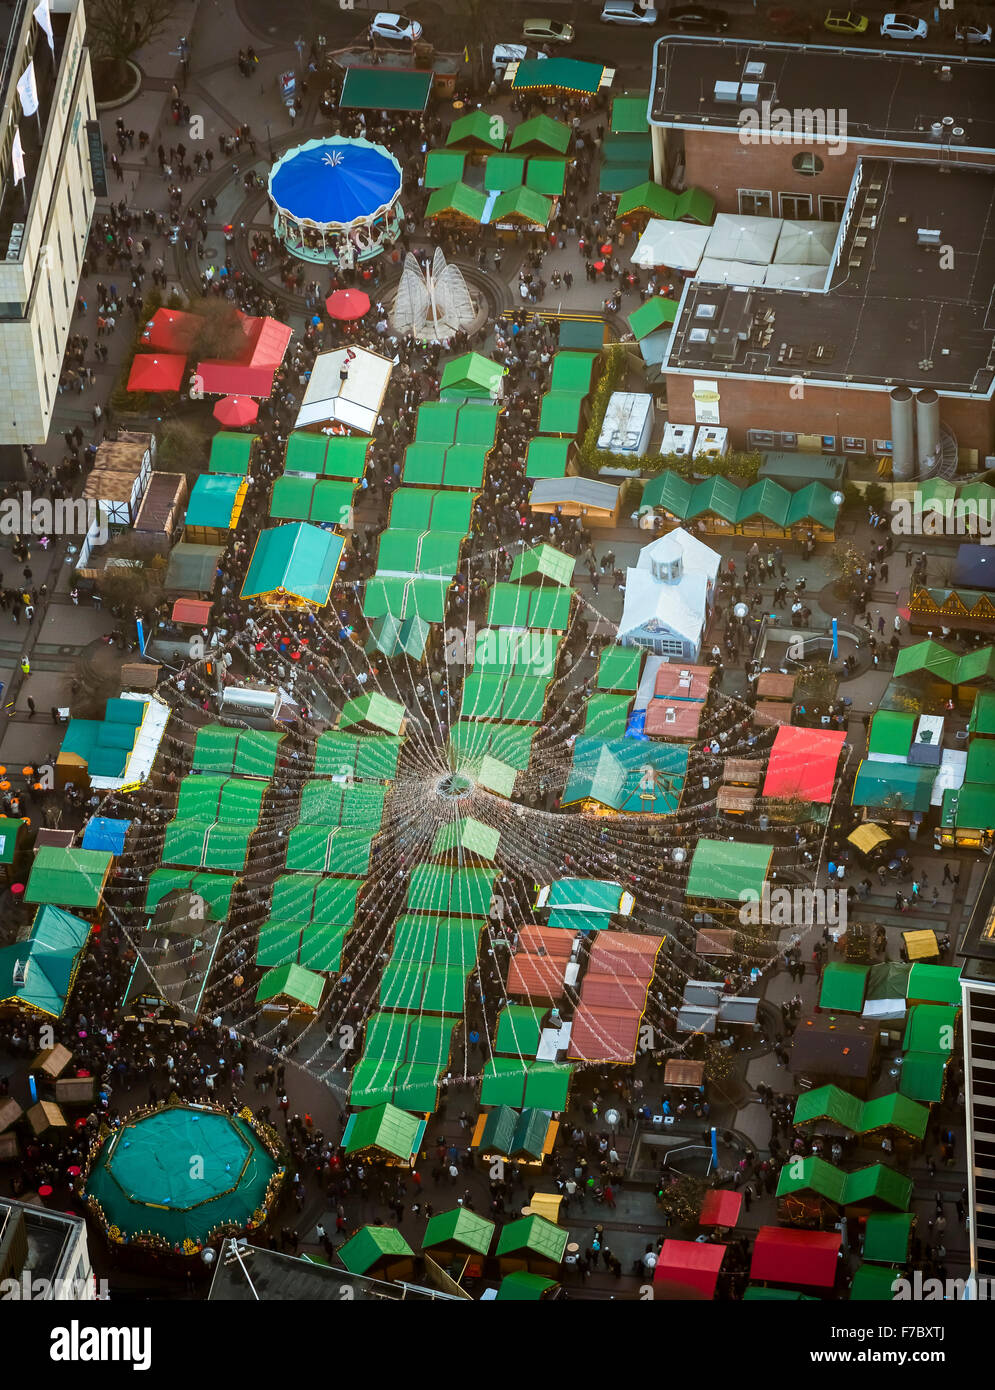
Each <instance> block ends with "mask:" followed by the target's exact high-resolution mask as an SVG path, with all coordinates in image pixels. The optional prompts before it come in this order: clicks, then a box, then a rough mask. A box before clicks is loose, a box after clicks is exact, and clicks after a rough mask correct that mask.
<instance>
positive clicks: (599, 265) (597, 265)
mask: <svg viewBox="0 0 995 1390" xmlns="http://www.w3.org/2000/svg"><path fill="white" fill-rule="evenodd" d="M604 268H605V263H604V261H595V262H594V269H595V270H604Z"/></svg>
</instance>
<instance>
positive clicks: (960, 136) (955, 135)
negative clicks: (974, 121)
mask: <svg viewBox="0 0 995 1390" xmlns="http://www.w3.org/2000/svg"><path fill="white" fill-rule="evenodd" d="M950 138H951V140H956V141H957V143H958V144H959V145H962V144H963V143H964V127H963V126H962V125H955V126H954V128H953V130H952V131H951V132H950Z"/></svg>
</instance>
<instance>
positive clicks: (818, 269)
mask: <svg viewBox="0 0 995 1390" xmlns="http://www.w3.org/2000/svg"><path fill="white" fill-rule="evenodd" d="M763 282H764V284H765V285H766V286H768V287H769V288H770V289H775V290H819V291H823V290H825V288H826V271H825V270H824V268H823V267H822V266H821V265H769V266H767V267H766V268H765V269H764V279H763Z"/></svg>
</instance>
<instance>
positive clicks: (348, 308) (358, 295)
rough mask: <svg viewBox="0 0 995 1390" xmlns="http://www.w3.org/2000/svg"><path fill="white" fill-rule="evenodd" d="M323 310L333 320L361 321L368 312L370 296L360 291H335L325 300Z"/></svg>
mask: <svg viewBox="0 0 995 1390" xmlns="http://www.w3.org/2000/svg"><path fill="white" fill-rule="evenodd" d="M325 308H326V309H327V310H328V313H329V317H331V318H333V319H344V320H350V319H361V318H362V317H363V315H364V314H368V313H369V312H370V296H369V295H368V294H364V293H363V291H362V290H335V291H334V293H332V294H330V295H329V296H328V298H327V299H326V300H325Z"/></svg>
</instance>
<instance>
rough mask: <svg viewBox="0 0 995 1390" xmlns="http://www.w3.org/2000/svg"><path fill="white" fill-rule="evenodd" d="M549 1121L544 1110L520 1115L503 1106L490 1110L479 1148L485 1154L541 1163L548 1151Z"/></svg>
mask: <svg viewBox="0 0 995 1390" xmlns="http://www.w3.org/2000/svg"><path fill="white" fill-rule="evenodd" d="M549 1126H550V1118H549V1114H548V1112H547V1111H545V1110H537V1109H535V1108H532V1109H528V1110H523V1111H522V1112H521V1113H520V1114H519V1113H518V1111H516V1110H512V1109H511V1107H510V1106H507V1105H501V1106H499V1107H498V1108H497V1109H496V1110H492V1111H490V1113H489V1114H488V1116H487V1119H486V1120H485V1122H484V1126H483V1130H482V1132H481V1135H480V1142H479V1145H478V1147H479V1149H480V1151H481V1153H483V1154H488V1155H489V1154H494V1153H497V1154H501V1155H503V1156H504V1157H505V1158H516V1159H517V1158H525V1159H532V1160H533V1161H534V1162H540V1161H541V1160H542V1157H543V1154H544V1153H545V1151H546V1138H547V1135H548V1134H549Z"/></svg>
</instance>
